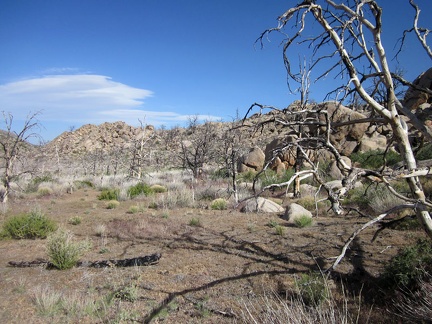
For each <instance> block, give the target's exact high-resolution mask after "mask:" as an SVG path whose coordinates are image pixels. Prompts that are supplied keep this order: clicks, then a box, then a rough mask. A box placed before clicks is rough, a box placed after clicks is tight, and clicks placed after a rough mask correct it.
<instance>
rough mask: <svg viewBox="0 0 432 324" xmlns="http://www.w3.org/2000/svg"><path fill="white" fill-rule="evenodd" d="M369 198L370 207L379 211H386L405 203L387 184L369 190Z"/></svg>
mask: <svg viewBox="0 0 432 324" xmlns="http://www.w3.org/2000/svg"><path fill="white" fill-rule="evenodd" d="M367 198H368V201H369V207H371V208H372V209H373V210H374V211H375V212H377V213H382V212H385V211H387V210H389V209H391V208H393V207H395V206H398V205H402V204H403V203H404V201H403V200H402V199H401V198H399V197H396V196H395V195H394V194H393V193H391V192H390V190H388V189H387V187H385V186H379V187H377V188H375V190H369V191H368V192H367Z"/></svg>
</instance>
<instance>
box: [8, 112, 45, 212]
mask: <svg viewBox="0 0 432 324" xmlns="http://www.w3.org/2000/svg"><path fill="white" fill-rule="evenodd" d="M38 115H39V113H38V112H37V113H33V114H29V115H28V116H27V118H26V120H25V121H24V125H23V126H22V128H21V130H20V131H14V130H13V129H12V128H13V127H12V126H13V115H12V114H11V113H8V112H5V111H3V127H2V132H1V134H0V161H1V165H0V169H1V170H2V173H1V183H2V185H3V188H2V189H3V190H2V191H1V193H0V202H1V203H3V204H5V203H7V201H8V198H9V194H10V192H11V183H12V182H13V181H14V180H16V179H17V178H18V177H20V176H22V175H23V174H26V173H30V172H32V169H31V168H30V167H28V166H27V165H26V163H25V162H26V159H25V157H26V155H25V152H26V151H27V150H28V149H29V148H30V146H31V144H30V143H29V142H28V141H29V140H30V139H32V138H36V139H39V140H40V139H41V137H40V135H39V134H38V133H36V130H38V129H39V128H40V123H39V121H38V120H37V116H38Z"/></svg>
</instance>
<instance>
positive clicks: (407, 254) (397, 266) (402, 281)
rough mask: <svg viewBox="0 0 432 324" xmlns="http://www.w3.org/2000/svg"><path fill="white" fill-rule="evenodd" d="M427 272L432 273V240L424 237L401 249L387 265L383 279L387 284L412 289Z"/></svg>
mask: <svg viewBox="0 0 432 324" xmlns="http://www.w3.org/2000/svg"><path fill="white" fill-rule="evenodd" d="M425 273H429V274H430V273H432V242H431V241H430V239H427V238H422V239H419V240H418V241H417V242H416V243H415V244H413V245H410V246H407V247H405V248H404V249H402V250H401V251H399V253H398V254H397V255H396V256H394V257H393V258H392V259H391V260H390V262H389V264H388V265H387V266H386V267H385V269H384V273H383V275H382V277H381V279H382V280H383V283H384V284H385V285H386V286H390V287H392V288H394V287H396V286H405V287H407V288H409V289H411V288H412V287H413V286H414V285H415V283H416V282H417V281H418V280H419V279H421V278H422V276H424V274H425Z"/></svg>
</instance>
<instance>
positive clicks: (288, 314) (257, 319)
mask: <svg viewBox="0 0 432 324" xmlns="http://www.w3.org/2000/svg"><path fill="white" fill-rule="evenodd" d="M324 284H325V285H326V289H327V291H328V292H329V294H328V297H327V298H325V299H324V300H323V302H322V303H320V304H319V305H308V304H306V303H305V301H304V299H303V297H302V296H301V295H299V294H294V295H290V294H287V295H285V296H286V297H285V298H284V297H282V296H281V295H280V294H278V293H276V292H270V293H265V294H264V296H262V297H261V298H258V299H257V300H253V299H251V300H249V301H246V302H245V303H244V305H245V306H244V309H243V310H242V314H241V317H242V322H243V323H260V324H274V323H290V324H304V323H326V324H334V323H343V324H348V323H359V321H358V318H356V317H357V316H358V314H355V313H351V312H350V310H349V308H348V303H349V301H348V297H347V296H345V294H343V298H342V301H339V300H336V298H335V297H333V296H332V294H331V292H330V289H329V287H328V286H329V283H328V282H327V281H326V280H324ZM360 306H361V305H358V310H360Z"/></svg>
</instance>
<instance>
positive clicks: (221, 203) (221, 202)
mask: <svg viewBox="0 0 432 324" xmlns="http://www.w3.org/2000/svg"><path fill="white" fill-rule="evenodd" d="M210 208H211V209H213V210H225V209H227V201H226V200H225V199H223V198H217V199H215V200H213V201H212V202H211V204H210Z"/></svg>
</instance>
